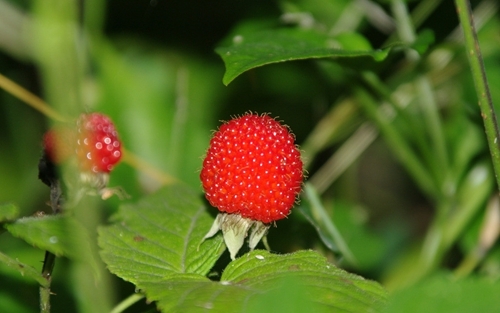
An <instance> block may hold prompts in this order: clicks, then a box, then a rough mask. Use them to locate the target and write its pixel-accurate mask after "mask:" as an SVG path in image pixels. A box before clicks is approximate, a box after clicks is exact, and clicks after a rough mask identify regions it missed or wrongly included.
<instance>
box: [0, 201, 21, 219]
mask: <svg viewBox="0 0 500 313" xmlns="http://www.w3.org/2000/svg"><path fill="white" fill-rule="evenodd" d="M18 216H19V208H18V207H17V206H16V205H14V204H13V203H5V204H0V223H2V222H7V221H13V220H15V219H16V218H17V217H18Z"/></svg>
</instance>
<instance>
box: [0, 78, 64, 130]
mask: <svg viewBox="0 0 500 313" xmlns="http://www.w3.org/2000/svg"><path fill="white" fill-rule="evenodd" d="M0 88H2V89H4V90H5V91H7V92H8V93H10V94H11V95H13V96H14V97H16V98H18V99H20V100H22V101H24V102H25V103H26V104H28V105H29V106H31V107H32V108H34V109H35V110H37V111H39V112H40V113H42V114H44V115H45V116H47V117H49V118H51V119H53V120H55V121H59V122H64V121H67V118H65V117H63V116H62V115H61V114H59V113H58V112H57V111H55V110H54V109H53V108H51V107H50V106H49V105H48V104H47V103H46V102H45V101H43V100H42V99H40V98H39V97H38V96H36V95H34V94H32V93H31V92H29V91H28V90H26V89H25V88H24V87H22V86H21V85H19V84H17V83H15V82H14V81H12V80H11V79H9V78H7V77H5V76H3V75H2V74H0Z"/></svg>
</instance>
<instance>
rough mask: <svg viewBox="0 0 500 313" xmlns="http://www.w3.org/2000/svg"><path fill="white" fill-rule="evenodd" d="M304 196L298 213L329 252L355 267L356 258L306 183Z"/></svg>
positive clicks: (309, 185)
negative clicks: (343, 258) (340, 256)
mask: <svg viewBox="0 0 500 313" xmlns="http://www.w3.org/2000/svg"><path fill="white" fill-rule="evenodd" d="M304 195H305V197H304V198H303V200H304V201H303V203H302V204H301V205H300V206H299V211H300V212H301V213H302V214H303V215H304V216H305V217H306V218H307V220H308V221H309V223H311V225H312V226H313V227H314V228H315V229H316V231H317V232H318V235H319V237H320V238H321V240H322V241H323V243H324V244H325V245H326V246H327V247H328V248H329V249H330V250H332V251H333V252H340V253H341V254H342V256H343V257H345V259H346V260H347V261H348V262H349V263H350V264H351V265H356V266H357V265H358V261H357V260H356V257H355V256H354V255H353V253H352V252H351V250H350V249H349V246H348V245H347V244H346V241H345V240H344V238H343V236H342V234H341V233H340V232H339V230H338V229H337V226H335V224H334V222H333V220H332V219H331V218H330V216H329V215H328V213H327V212H326V210H325V208H324V206H323V204H322V202H321V199H320V197H319V195H318V193H317V191H316V189H314V187H313V186H312V185H311V184H309V183H306V184H305V186H304Z"/></svg>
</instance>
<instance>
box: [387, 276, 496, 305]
mask: <svg viewBox="0 0 500 313" xmlns="http://www.w3.org/2000/svg"><path fill="white" fill-rule="evenodd" d="M499 293H500V283H499V282H498V281H496V282H494V281H492V280H489V279H484V278H483V279H480V278H477V277H470V278H467V279H465V280H460V281H453V280H451V279H449V278H448V277H446V276H445V275H437V276H434V277H431V278H428V279H426V280H424V281H422V282H421V283H419V284H417V285H415V286H412V287H410V288H408V289H405V290H403V291H399V292H396V293H394V294H393V295H391V297H390V304H389V305H388V306H387V308H386V310H384V312H386V313H396V312H398V313H399V312H405V313H412V312H426V313H434V312H436V313H447V312H450V313H451V312H453V313H456V312H481V313H483V312H484V313H488V312H491V313H493V312H498V294H499Z"/></svg>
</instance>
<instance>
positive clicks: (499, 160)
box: [455, 0, 500, 188]
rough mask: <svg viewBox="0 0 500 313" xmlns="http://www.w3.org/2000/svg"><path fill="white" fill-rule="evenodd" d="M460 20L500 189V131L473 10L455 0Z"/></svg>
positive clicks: (460, 0) (467, 4) (461, 0)
mask: <svg viewBox="0 0 500 313" xmlns="http://www.w3.org/2000/svg"><path fill="white" fill-rule="evenodd" d="M455 5H456V8H457V13H458V19H459V21H460V24H461V25H462V30H463V32H464V39H465V48H466V52H467V53H466V54H467V57H468V59H469V65H470V68H471V71H472V78H473V80H474V86H475V88H476V92H477V95H478V98H479V108H480V110H481V116H482V117H483V123H484V128H485V131H486V138H487V140H488V146H489V148H490V154H491V160H492V163H493V170H494V172H495V178H496V182H497V186H498V187H499V188H500V146H499V140H500V132H499V129H498V122H497V116H496V113H495V109H494V107H493V101H492V99H491V94H490V89H489V87H488V80H487V77H486V72H485V69H484V64H483V58H482V56H481V49H480V47H479V41H478V39H477V34H476V30H475V27H474V22H473V18H472V10H471V7H470V3H469V1H467V0H455Z"/></svg>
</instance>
